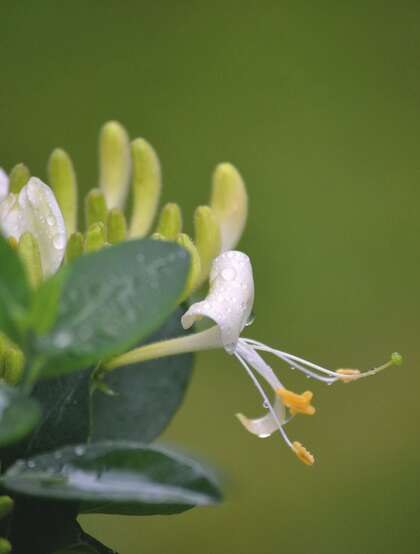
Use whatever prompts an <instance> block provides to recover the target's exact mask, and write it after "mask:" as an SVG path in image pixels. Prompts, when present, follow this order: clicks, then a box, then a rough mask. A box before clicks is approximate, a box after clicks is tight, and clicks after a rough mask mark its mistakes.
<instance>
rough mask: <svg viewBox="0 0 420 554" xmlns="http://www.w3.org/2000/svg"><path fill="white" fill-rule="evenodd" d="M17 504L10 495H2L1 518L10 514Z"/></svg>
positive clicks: (0, 501)
mask: <svg viewBox="0 0 420 554" xmlns="http://www.w3.org/2000/svg"><path fill="white" fill-rule="evenodd" d="M14 506H15V503H14V501H13V498H10V496H0V519H3V518H5V517H6V516H8V515H9V514H10V513H11V512H12V511H13V508H14Z"/></svg>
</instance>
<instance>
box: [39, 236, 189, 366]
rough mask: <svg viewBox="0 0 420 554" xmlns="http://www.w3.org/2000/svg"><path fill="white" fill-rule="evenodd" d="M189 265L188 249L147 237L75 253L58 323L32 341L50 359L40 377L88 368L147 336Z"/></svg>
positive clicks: (164, 313)
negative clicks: (96, 249) (84, 252)
mask: <svg viewBox="0 0 420 554" xmlns="http://www.w3.org/2000/svg"><path fill="white" fill-rule="evenodd" d="M188 269H189V255H188V253H187V251H186V250H184V249H182V248H180V247H179V246H177V245H175V244H174V243H169V242H165V241H156V240H148V239H145V240H135V241H128V242H124V243H121V244H118V245H115V246H111V247H107V248H105V249H103V250H101V251H100V252H95V253H93V254H89V255H85V256H80V257H79V258H77V259H76V260H75V261H74V262H73V263H72V264H70V265H69V266H68V267H67V270H68V272H67V278H66V281H65V283H64V286H63V292H62V296H61V299H60V305H59V309H58V315H57V319H56V322H55V324H54V326H53V328H52V329H51V330H50V332H49V333H48V334H47V335H44V336H42V337H39V338H38V340H37V341H36V344H35V350H37V351H38V352H39V353H42V354H43V355H44V356H46V357H47V358H49V361H48V365H47V366H46V367H45V371H44V376H52V375H58V374H62V373H64V372H67V371H71V370H74V369H78V368H82V367H88V366H89V365H91V364H93V363H95V362H97V361H99V360H102V359H104V358H107V357H110V356H111V355H113V354H117V353H120V352H123V351H125V350H127V349H128V348H130V347H132V346H133V345H135V344H136V343H137V342H138V341H139V340H141V339H142V338H144V337H147V336H148V335H149V334H150V333H151V332H153V330H154V329H156V328H157V327H158V326H159V325H160V324H161V323H162V322H163V321H164V320H165V319H166V318H167V317H168V315H169V314H170V313H171V312H172V311H173V310H174V308H175V307H176V304H177V301H178V299H179V296H180V294H181V292H182V290H183V288H184V284H185V280H186V277H187V274H188Z"/></svg>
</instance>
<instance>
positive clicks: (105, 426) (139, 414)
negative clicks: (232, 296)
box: [92, 308, 193, 443]
mask: <svg viewBox="0 0 420 554" xmlns="http://www.w3.org/2000/svg"><path fill="white" fill-rule="evenodd" d="M182 312H183V310H182V309H181V308H178V309H177V310H176V311H175V312H174V313H173V314H172V315H171V316H170V318H169V319H168V320H167V321H166V322H165V323H164V325H163V326H162V327H161V328H160V329H159V331H158V332H157V333H155V334H154V335H152V336H151V337H150V338H149V339H148V340H147V341H146V342H147V343H149V342H155V341H159V340H164V339H169V338H173V337H177V336H181V335H185V334H186V331H184V330H183V329H182V326H181V323H180V320H181V315H182ZM192 362H193V356H192V354H183V355H180V356H171V357H168V358H162V359H160V360H152V361H150V362H143V363H139V364H132V365H130V366H125V367H119V368H117V369H115V370H113V371H112V372H111V373H110V374H108V375H107V376H106V377H105V379H104V382H105V384H106V385H107V387H108V388H109V389H110V390H112V391H114V393H115V395H114V396H109V395H106V394H104V393H103V392H101V391H96V392H95V393H94V395H93V398H92V440H94V441H98V440H106V439H109V440H113V439H116V440H117V439H121V440H132V441H137V442H143V443H147V442H150V441H151V440H153V439H154V438H155V437H157V436H158V435H160V433H162V431H163V430H164V429H165V427H166V426H167V424H168V423H169V421H170V420H171V418H172V417H173V415H174V413H175V412H176V410H177V409H178V407H179V405H180V404H181V402H182V399H183V398H184V394H185V390H186V387H187V385H188V382H189V379H190V375H191V370H192Z"/></svg>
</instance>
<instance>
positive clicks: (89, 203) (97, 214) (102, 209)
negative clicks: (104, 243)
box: [85, 189, 108, 228]
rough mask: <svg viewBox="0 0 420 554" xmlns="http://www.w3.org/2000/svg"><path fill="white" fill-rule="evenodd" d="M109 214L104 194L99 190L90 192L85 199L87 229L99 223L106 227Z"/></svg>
mask: <svg viewBox="0 0 420 554" xmlns="http://www.w3.org/2000/svg"><path fill="white" fill-rule="evenodd" d="M107 214H108V210H107V208H106V202H105V196H104V193H103V192H102V191H101V190H99V189H92V190H90V191H89V192H88V194H87V195H86V197H85V221H86V228H88V227H90V226H91V225H92V224H93V223H98V222H101V223H103V224H104V225H105V223H106V218H107Z"/></svg>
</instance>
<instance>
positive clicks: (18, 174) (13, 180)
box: [9, 163, 31, 194]
mask: <svg viewBox="0 0 420 554" xmlns="http://www.w3.org/2000/svg"><path fill="white" fill-rule="evenodd" d="M30 178H31V174H30V172H29V169H28V168H27V167H26V165H25V164H22V163H20V164H17V165H15V167H14V168H13V169H12V171H11V172H10V175H9V192H14V193H16V194H17V193H18V192H20V191H21V189H23V187H24V186H25V185H26V183H27V182H28V181H29V179H30Z"/></svg>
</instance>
